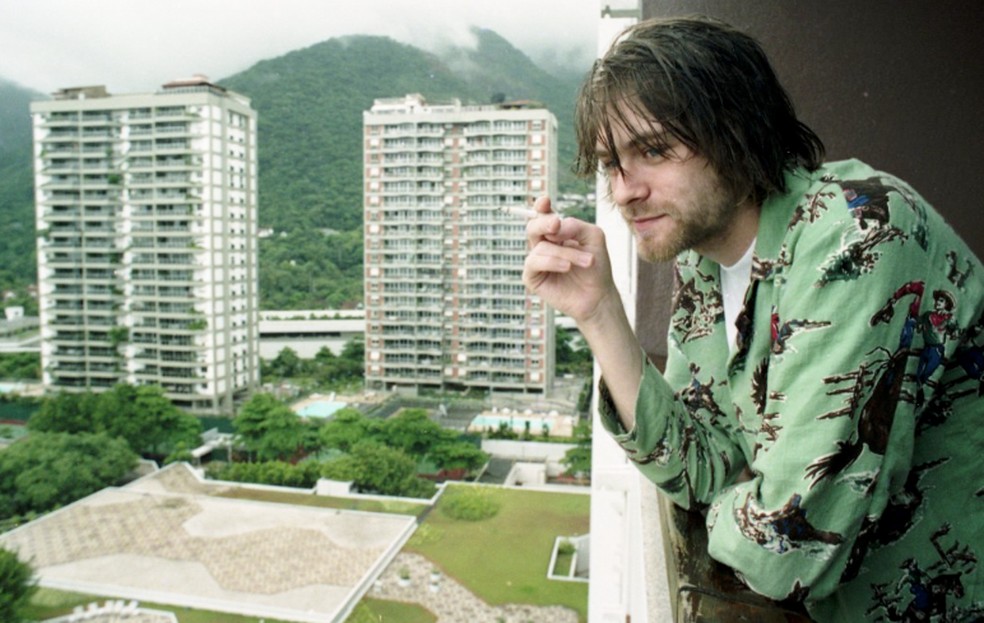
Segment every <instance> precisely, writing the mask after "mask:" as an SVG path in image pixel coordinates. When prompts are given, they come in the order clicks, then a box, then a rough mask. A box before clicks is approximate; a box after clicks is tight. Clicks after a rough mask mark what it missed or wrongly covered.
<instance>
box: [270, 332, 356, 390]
mask: <svg viewBox="0 0 984 623" xmlns="http://www.w3.org/2000/svg"><path fill="white" fill-rule="evenodd" d="M364 357H365V343H364V342H363V340H362V339H361V338H355V339H352V340H349V342H348V343H346V344H345V347H344V348H343V349H342V352H341V354H339V355H335V354H334V353H333V352H332V351H331V349H330V348H328V347H327V346H325V347H322V348H321V349H320V350H319V351H318V352H317V353H316V354H315V356H314V359H301V358H300V357H299V356H298V355H297V352H295V351H294V350H293V349H291V348H284V349H283V350H281V351H280V352H279V353H277V356H276V357H274V358H273V359H271V360H270V361H265V360H261V361H260V376H261V378H262V380H263V382H264V383H279V382H281V381H284V380H288V379H289V380H290V382H291V383H294V384H295V385H299V386H301V387H303V388H305V389H307V390H310V391H345V390H347V389H350V388H353V387H358V388H361V387H362V379H363V372H364V367H363V366H364V365H365V362H364Z"/></svg>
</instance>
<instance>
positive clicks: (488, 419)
mask: <svg viewBox="0 0 984 623" xmlns="http://www.w3.org/2000/svg"><path fill="white" fill-rule="evenodd" d="M503 422H505V424H506V426H508V427H509V428H511V429H512V430H514V431H516V432H523V431H525V430H526V426H527V424H529V427H530V432H531V433H539V432H542V431H543V428H544V427H546V429H547V430H548V431H549V430H550V425H551V422H550V421H549V420H547V419H545V418H542V417H526V416H522V415H476V416H475V419H473V420H472V421H471V425H472V427H475V428H480V429H483V430H484V429H488V428H492V429H498V428H499V427H500V426H502V424H503Z"/></svg>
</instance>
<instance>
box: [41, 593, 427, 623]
mask: <svg viewBox="0 0 984 623" xmlns="http://www.w3.org/2000/svg"><path fill="white" fill-rule="evenodd" d="M107 599H115V597H99V596H97V595H85V594H82V593H70V592H67V591H59V590H55V589H52V588H40V589H38V592H37V593H35V594H34V596H33V597H31V601H30V603H29V605H28V607H27V608H26V611H25V612H24V617H25V618H27V620H29V621H31V620H34V621H36V620H41V619H50V618H54V617H58V616H64V615H67V614H72V610H73V609H74V608H75V606H83V607H84V606H87V605H88V604H89V603H91V602H97V603H100V604H103V603H106V600H107ZM140 605H141V606H142V607H144V608H151V609H154V610H165V611H168V612H173V613H174V614H175V616H177V617H178V621H179V622H180V623H260V621H263V622H264V623H287V622H286V621H278V620H276V619H267V618H264V619H259V618H257V617H248V616H242V615H238V614H227V613H225V612H210V611H207V610H194V609H192V608H183V607H181V606H167V605H163V604H155V603H150V602H145V601H142V602H140ZM425 623H426V621H425Z"/></svg>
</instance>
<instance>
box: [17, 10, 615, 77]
mask: <svg viewBox="0 0 984 623" xmlns="http://www.w3.org/2000/svg"><path fill="white" fill-rule="evenodd" d="M598 6H599V5H598V0H495V1H494V2H493V1H486V0H360V1H359V2H346V3H342V2H340V1H337V0H251V1H250V2H248V3H247V2H242V0H31V1H30V2H23V1H21V0H0V77H4V78H7V79H9V80H13V81H15V82H18V83H20V84H22V85H24V86H27V87H31V88H35V89H39V90H42V91H46V92H50V91H54V90H55V89H58V88H62V87H66V86H78V85H83V84H105V85H106V86H107V87H109V89H110V91H112V92H128V91H148V90H155V89H156V88H158V87H159V86H160V84H162V83H163V82H166V81H168V80H171V79H173V78H179V77H184V76H189V75H192V74H195V73H203V74H206V75H208V76H210V77H212V78H214V79H220V78H223V77H226V76H229V75H231V74H234V73H236V72H238V71H242V70H244V69H246V68H248V67H250V66H251V65H253V64H254V63H256V62H257V61H260V60H262V59H264V58H271V57H276V56H280V55H283V54H286V53H287V52H290V51H292V50H296V49H299V48H303V47H307V46H309V45H313V44H315V43H319V42H321V41H324V40H326V39H330V38H333V37H337V36H341V35H346V34H370V35H383V36H388V37H391V38H393V39H396V40H397V41H400V42H403V43H409V44H412V45H415V46H417V47H420V48H423V49H426V50H431V51H433V50H436V49H439V48H440V47H443V46H447V45H449V44H453V45H457V46H469V45H474V43H475V38H474V35H473V34H472V33H471V32H470V27H471V26H479V27H483V28H489V29H491V30H494V31H495V32H497V33H498V34H499V35H501V36H502V37H504V38H505V39H507V40H508V41H510V42H511V43H512V44H513V45H514V46H516V47H517V48H519V49H521V50H522V51H523V52H525V53H526V54H527V55H528V56H530V57H531V58H533V59H534V60H535V61H537V62H550V63H552V64H556V63H557V62H561V63H564V62H567V63H569V65H570V66H572V67H585V68H586V67H587V65H588V64H589V63H590V61H591V58H592V56H593V54H594V51H595V48H596V43H595V37H596V31H597V20H598V15H599V10H598Z"/></svg>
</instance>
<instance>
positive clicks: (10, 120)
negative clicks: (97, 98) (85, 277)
mask: <svg viewBox="0 0 984 623" xmlns="http://www.w3.org/2000/svg"><path fill="white" fill-rule="evenodd" d="M36 99H44V96H43V95H42V94H40V93H37V92H34V91H30V90H27V89H23V88H21V87H19V86H17V85H15V84H13V83H10V82H6V81H4V80H2V79H0V102H2V103H0V137H2V140H0V214H2V216H3V218H2V219H0V222H2V223H3V224H2V225H0V228H2V229H0V232H2V236H0V237H2V238H3V245H0V291H5V290H14V291H15V292H17V298H15V299H13V300H6V301H4V305H23V306H24V308H25V312H26V313H28V314H29V315H35V314H37V303H36V302H35V301H34V299H33V298H31V297H30V296H28V295H27V292H26V289H25V288H26V286H27V284H30V283H34V282H35V280H36V279H37V264H36V260H35V258H36V245H35V231H34V169H33V163H32V162H31V118H30V116H29V115H28V106H29V104H30V102H31V101H32V100H36Z"/></svg>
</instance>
